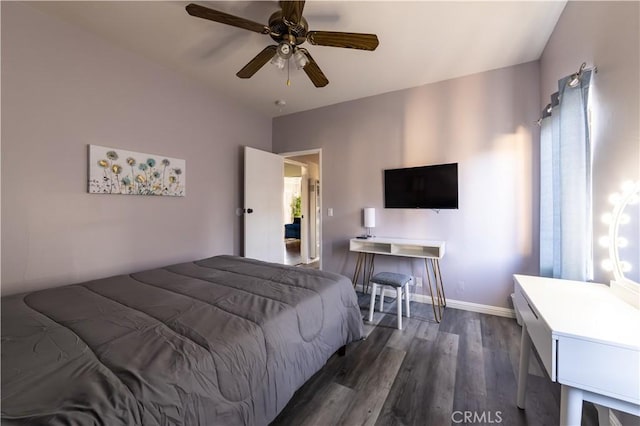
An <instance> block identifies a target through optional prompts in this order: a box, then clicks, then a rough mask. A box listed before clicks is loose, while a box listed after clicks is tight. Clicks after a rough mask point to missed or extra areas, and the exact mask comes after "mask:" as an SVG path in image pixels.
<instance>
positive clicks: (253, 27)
mask: <svg viewBox="0 0 640 426" xmlns="http://www.w3.org/2000/svg"><path fill="white" fill-rule="evenodd" d="M185 9H186V10H187V13H188V14H189V15H191V16H195V17H197V18H202V19H208V20H210V21H215V22H220V23H221V24H226V25H231V26H234V27H238V28H242V29H245V30H249V31H253V32H256V33H261V34H269V33H270V32H271V30H270V29H269V27H267V26H266V25H262V24H258V23H257V22H253V21H250V20H248V19H244V18H240V17H239V16H234V15H229V14H228V13H224V12H220V11H219V10H213V9H209V8H208V7H204V6H200V5H198V4H194V3H191V4H188V5H187V7H186V8H185Z"/></svg>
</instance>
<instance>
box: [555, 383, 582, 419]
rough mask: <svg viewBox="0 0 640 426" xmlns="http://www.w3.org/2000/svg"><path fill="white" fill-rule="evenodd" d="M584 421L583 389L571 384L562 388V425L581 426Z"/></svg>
mask: <svg viewBox="0 0 640 426" xmlns="http://www.w3.org/2000/svg"><path fill="white" fill-rule="evenodd" d="M581 421H582V391H581V390H580V389H576V388H572V387H571V386H566V385H562V387H561V388H560V425H561V426H580V422H581Z"/></svg>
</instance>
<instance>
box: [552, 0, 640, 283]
mask: <svg viewBox="0 0 640 426" xmlns="http://www.w3.org/2000/svg"><path fill="white" fill-rule="evenodd" d="M639 21H640V3H639V2H637V1H634V2H574V1H570V2H568V3H567V6H566V7H565V9H564V12H563V13H562V16H561V17H560V20H559V21H558V24H557V25H556V28H555V30H554V32H553V34H552V36H551V38H550V39H549V42H548V43H547V46H546V48H545V50H544V52H543V54H542V58H541V60H540V70H541V72H540V75H541V82H542V84H541V99H540V101H541V104H540V108H542V107H543V106H544V105H546V104H547V103H548V102H549V100H548V99H549V95H550V94H551V93H553V92H555V91H556V90H557V88H558V80H559V79H560V78H561V77H564V76H565V75H569V74H571V73H574V72H576V71H577V69H578V67H579V66H580V64H581V63H582V62H586V63H587V65H589V66H593V65H596V66H597V67H598V73H597V74H596V75H594V76H593V80H592V84H593V86H592V95H593V96H592V100H593V102H592V114H593V124H592V130H593V142H594V159H593V206H594V210H593V212H594V228H593V229H594V239H595V240H596V241H595V243H594V249H595V250H594V252H595V253H594V254H595V271H594V272H595V280H596V281H598V282H605V283H606V282H608V281H609V280H610V279H611V278H612V276H611V275H610V274H609V273H607V272H605V271H604V270H603V269H602V268H601V267H600V263H601V261H602V260H603V259H605V258H607V257H608V254H607V249H606V248H603V247H602V246H600V245H599V244H598V243H597V240H598V238H599V237H600V236H602V235H606V233H607V226H606V225H605V224H604V223H603V222H602V221H601V219H600V218H601V216H602V214H604V213H605V212H607V211H610V209H611V207H612V206H611V204H609V203H608V201H607V199H608V196H609V194H611V193H612V192H615V191H617V190H619V188H620V184H621V182H623V181H625V180H638V179H640V118H639V117H640V22H639ZM630 212H631V213H632V215H633V217H634V221H633V222H632V223H631V224H629V225H626V226H624V227H623V228H622V229H621V234H623V235H625V236H626V237H627V238H628V240H629V243H630V245H629V246H628V247H627V248H626V249H623V250H622V253H621V255H622V257H623V258H624V259H626V260H627V261H629V262H631V263H632V267H633V270H632V271H631V273H630V274H628V276H629V277H630V278H632V279H634V280H636V281H640V272H639V271H640V248H639V247H638V246H639V245H640V225H639V223H640V210H639V206H637V205H636V207H635V209H634V210H630Z"/></svg>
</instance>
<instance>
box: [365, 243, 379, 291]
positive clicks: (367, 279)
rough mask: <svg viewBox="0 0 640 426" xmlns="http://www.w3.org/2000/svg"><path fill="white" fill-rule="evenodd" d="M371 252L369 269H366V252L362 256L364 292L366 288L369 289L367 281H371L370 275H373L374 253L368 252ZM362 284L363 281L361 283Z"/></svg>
mask: <svg viewBox="0 0 640 426" xmlns="http://www.w3.org/2000/svg"><path fill="white" fill-rule="evenodd" d="M370 254H371V260H370V261H369V269H368V271H367V253H365V255H364V256H365V257H364V263H365V265H364V277H363V279H364V280H365V282H366V284H367V287H366V290H364V292H365V293H366V292H367V290H369V283H370V282H371V277H373V267H374V263H373V260H374V259H375V258H376V254H375V253H370ZM362 285H363V286H364V283H363V284H362Z"/></svg>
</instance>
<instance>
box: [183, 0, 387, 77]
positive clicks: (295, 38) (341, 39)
mask: <svg viewBox="0 0 640 426" xmlns="http://www.w3.org/2000/svg"><path fill="white" fill-rule="evenodd" d="M280 7H281V10H278V11H276V12H274V13H273V14H272V15H271V17H270V18H269V25H268V26H267V25H262V24H259V23H257V22H253V21H250V20H248V19H245V18H241V17H238V16H234V15H230V14H228V13H225V12H221V11H218V10H213V9H209V8H207V7H204V6H200V5H197V4H194V3H191V4H189V5H187V7H186V10H187V13H188V14H189V15H191V16H195V17H198V18H202V19H208V20H210V21H215V22H220V23H222V24H226V25H231V26H234V27H238V28H243V29H245V30H249V31H253V32H256V33H260V34H265V35H269V36H271V38H272V39H273V40H274V41H275V42H277V43H278V44H277V45H270V46H267V47H265V48H264V49H263V50H262V51H261V52H260V53H258V54H257V55H256V57H255V58H253V59H252V60H251V61H249V63H248V64H247V65H245V66H244V67H243V68H242V69H241V70H240V71H238V72H237V73H236V75H237V76H238V77H240V78H250V77H251V76H253V75H254V74H255V73H256V72H257V71H258V70H259V69H260V68H262V67H263V66H264V65H265V64H266V63H267V62H268V61H269V60H271V63H273V64H274V65H275V66H277V67H278V68H280V69H283V68H284V66H285V65H287V64H288V61H289V59H290V58H291V57H293V59H294V61H295V63H296V65H297V66H298V68H302V69H303V70H304V72H305V73H306V74H307V76H308V77H309V79H310V80H311V82H312V83H313V84H314V86H316V87H324V86H326V85H327V84H329V80H328V79H327V77H326V76H325V75H324V73H323V72H322V70H321V69H320V67H319V66H318V64H317V63H316V61H314V59H313V57H312V56H311V54H310V53H309V51H308V50H307V49H305V48H303V47H300V45H301V44H302V43H304V42H305V41H308V42H309V43H311V44H313V45H317V46H332V47H345V48H349V49H362V50H375V49H376V47H378V37H377V36H376V35H375V34H362V33H345V32H337V31H309V26H308V24H307V20H306V19H304V17H303V16H302V10H303V9H304V0H299V1H280Z"/></svg>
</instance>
